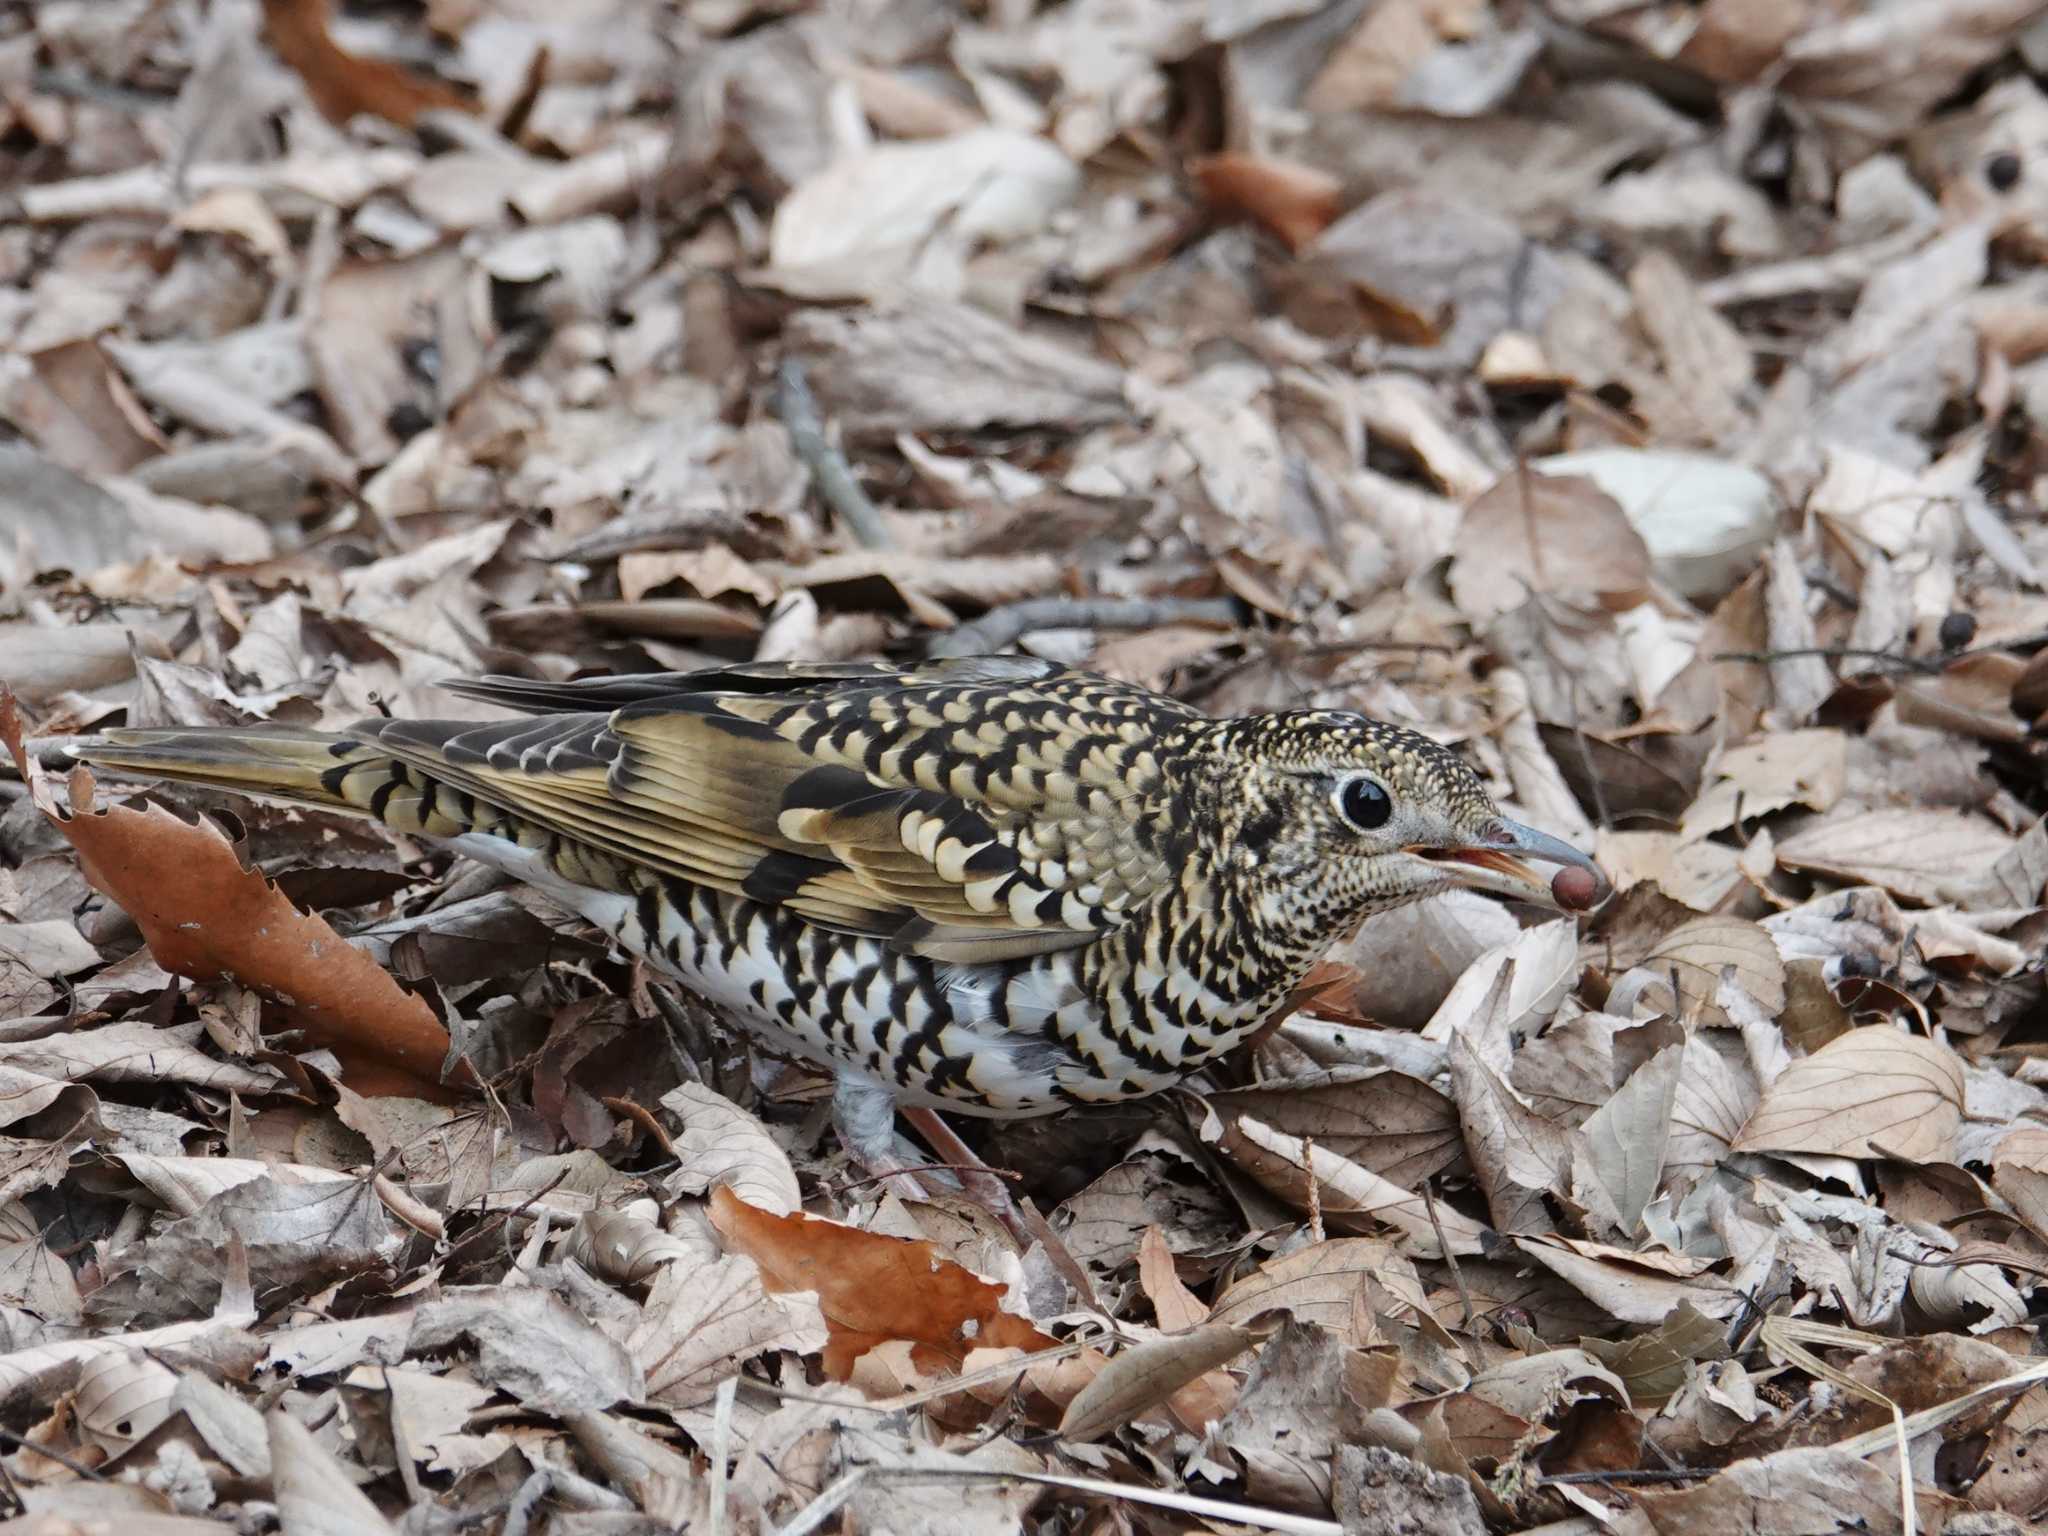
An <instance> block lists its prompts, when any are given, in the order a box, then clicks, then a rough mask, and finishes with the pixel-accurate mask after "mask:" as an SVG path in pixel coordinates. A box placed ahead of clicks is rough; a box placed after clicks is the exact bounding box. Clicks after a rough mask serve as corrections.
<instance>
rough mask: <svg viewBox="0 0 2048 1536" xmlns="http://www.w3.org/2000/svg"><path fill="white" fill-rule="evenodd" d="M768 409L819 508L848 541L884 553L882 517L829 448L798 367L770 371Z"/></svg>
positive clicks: (791, 361)
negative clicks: (841, 526)
mask: <svg viewBox="0 0 2048 1536" xmlns="http://www.w3.org/2000/svg"><path fill="white" fill-rule="evenodd" d="M768 409H769V410H770V411H772V412H773V413H774V415H775V418H776V419H777V420H778V421H780V422H781V423H782V424H783V426H785V427H787V428H788V429H789V443H790V446H791V447H792V448H794V449H795V450H796V456H797V457H798V458H799V459H801V460H803V465H804V468H805V469H808V470H809V471H810V472H811V484H812V485H814V486H816V487H817V490H818V495H819V496H820V497H822V498H823V499H824V502H825V505H826V506H828V507H830V508H831V509H832V510H833V511H834V512H836V513H838V514H839V520H840V521H841V522H843V523H845V524H846V527H847V530H848V531H849V532H850V533H852V535H853V536H854V538H856V539H857V540H859V541H860V542H861V543H862V544H865V545H866V546H867V547H868V548H869V549H887V548H889V547H890V545H891V544H892V543H893V542H894V541H893V540H892V539H890V537H889V530H888V529H887V528H885V527H884V526H883V525H882V514H881V513H880V512H878V511H876V510H875V504H874V503H873V502H872V501H870V500H868V493H867V492H866V491H864V490H862V489H861V488H860V481H858V480H857V479H855V478H854V474H853V466H852V465H850V464H848V463H847V462H846V455H845V454H843V453H841V452H840V451H839V449H838V448H837V447H835V446H834V445H833V442H832V439H831V438H830V437H829V436H827V435H826V432H825V418H824V417H823V416H821V415H819V414H818V401H817V397H816V396H815V395H813V394H812V393H811V382H810V380H809V379H807V378H805V377H804V365H803V364H802V363H800V362H798V361H797V360H796V359H795V358H793V357H790V358H784V359H783V362H782V366H781V367H780V368H778V369H776V370H775V387H774V388H772V389H770V390H769V391H768Z"/></svg>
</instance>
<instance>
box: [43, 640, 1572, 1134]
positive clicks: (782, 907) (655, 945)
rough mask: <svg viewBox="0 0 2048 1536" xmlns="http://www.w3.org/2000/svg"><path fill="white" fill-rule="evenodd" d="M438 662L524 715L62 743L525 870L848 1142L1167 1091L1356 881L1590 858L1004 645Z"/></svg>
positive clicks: (1436, 759)
mask: <svg viewBox="0 0 2048 1536" xmlns="http://www.w3.org/2000/svg"><path fill="white" fill-rule="evenodd" d="M451 687H453V688H454V689H455V691H457V692H460V693H463V694H465V695H467V696H469V697H472V698H478V699H484V700H488V701H491V702H494V703H498V704H502V705H505V706H508V707H510V708H513V709H516V710H520V711H523V712H524V718H514V719H508V720H504V721H499V722H493V723H490V724H482V725H479V724H476V723H474V722H468V721H462V722H449V721H407V720H367V721H363V722H361V723H360V724H358V725H356V726H354V727H352V728H351V729H349V730H348V731H346V732H343V733H340V734H336V735H327V734H322V733H319V732H314V731H304V730H295V729H290V728H282V727H252V728H247V729H230V730H116V731H109V732H107V733H105V734H104V735H102V736H98V737H94V738H87V739H82V740H79V741H76V742H71V743H66V744H65V748H66V751H67V752H68V753H69V755H70V756H72V757H74V758H77V759H79V760H82V761H85V762H89V763H93V764H97V765H101V766H105V767H111V768H117V769H122V770H128V771H135V772H140V773H144V774H149V775H153V776H158V777H163V778H171V779H181V780H186V781H190V782H196V783H203V784H210V785H215V786H218V787H222V788H227V789H233V790H241V791H244V792H246V793H251V794H262V795H268V796H273V797H280V798H285V799H290V800H296V801H301V802H304V803H309V804H314V805H321V806H327V807H331V808H338V809H344V810H352V811H356V812H359V813H362V814H367V815H371V816H375V817H378V818H379V819H381V820H383V821H384V822H386V823H388V824H389V825H391V826H392V827H394V828H397V829H399V830H401V831H403V832H407V833H412V834H418V835H423V836H427V837H433V838H438V839H444V840H446V841H447V842H449V843H450V844H451V845H452V846H453V847H455V848H456V849H458V850H459V851H461V852H463V853H465V854H468V855H470V856H472V857H475V858H479V859H482V860H484V861H486V862H489V863H492V864H495V865H497V866H499V867H501V868H503V869H505V870H507V871H508V872H510V873H511V874H513V875H515V876H517V877H518V878H520V879H522V880H527V881H530V882H532V883H533V884H535V885H537V886H539V887H541V888H543V889H544V890H545V891H546V892H548V893H549V894H550V895H551V896H552V897H553V898H554V899H556V900H557V901H559V902H561V903H562V904H563V905H564V906H566V907H568V908H570V909H572V910H574V911H576V912H578V913H580V914H582V915H583V916H584V917H585V918H587V919H588V920H589V921H591V922H592V923H594V924H596V925H597V926H598V927H600V928H602V929H604V930H605V931H606V932H607V933H609V934H610V935H612V936H613V937H614V938H615V939H616V940H617V941H618V942H619V943H621V944H622V945H624V946H625V947H626V948H628V949H630V950H632V951H634V952H635V953H638V954H640V955H643V956H645V957H646V958H647V960H648V961H649V962H650V963H651V964H653V965H654V966H655V967H657V968H658V969H660V970H663V971H666V972H667V973H669V974H670V975H672V976H674V977H676V978H678V979H680V980H682V981H683V982H685V983H687V984H688V985H690V986H691V987H693V988H695V989H697V990H698V991H700V992H702V993H703V994H704V995H705V996H707V997H709V998H711V999H712V1000H714V1001H716V1002H718V1003H721V1004H723V1005H725V1006H726V1007H727V1008H729V1009H731V1010H732V1011H733V1012H734V1013H736V1014H738V1015H739V1016H740V1017H741V1018H742V1019H743V1020H745V1021H746V1022H747V1023H748V1024H750V1025H752V1026H753V1027H754V1028H756V1029H757V1030H759V1031H761V1032H762V1033H763V1034H764V1035H765V1036H766V1037H767V1038H768V1039H769V1040H770V1041H771V1042H773V1043H774V1044H776V1045H779V1046H781V1047H784V1048H786V1049H788V1050H791V1051H795V1052H797V1053H800V1054H802V1055H804V1056H807V1057H810V1058H812V1059H813V1060H816V1061H818V1062H820V1063H822V1064H824V1065H826V1066H827V1067H829V1068H831V1069H832V1070H833V1071H834V1072H835V1073H837V1074H838V1075H839V1080H840V1082H841V1084H842V1090H843V1091H842V1095H841V1106H840V1107H841V1110H842V1113H843V1116H844V1117H845V1118H847V1119H850V1120H853V1121H856V1122H858V1123H857V1124H856V1125H855V1127H854V1130H855V1133H856V1134H857V1135H858V1136H859V1137H860V1138H861V1139H863V1140H868V1141H872V1139H873V1138H874V1137H875V1136H877V1135H878V1134H879V1135H881V1136H884V1137H886V1135H887V1131H888V1116H887V1115H886V1113H883V1111H885V1110H886V1108H887V1106H888V1104H889V1103H890V1102H891V1101H900V1102H903V1103H907V1104H913V1105H928V1106H933V1107H941V1108H950V1109H956V1110H961V1111H964V1112H967V1113H971V1114H983V1115H1030V1114H1038V1113H1043V1112H1046V1111H1050V1110H1055V1109H1057V1108H1059V1107H1060V1106H1062V1105H1066V1104H1075V1103H1085V1102H1091V1101H1101V1100H1113V1099H1120V1098H1127V1097H1131V1096H1135V1095H1140V1094H1146V1093H1151V1092H1154V1091H1156V1090H1158V1089H1160V1088H1163V1087H1166V1086H1167V1085H1168V1084H1171V1083H1173V1082H1175V1081H1177V1080H1179V1079H1180V1078H1182V1077H1184V1076H1186V1075H1187V1074H1188V1073H1190V1072H1192V1071H1194V1070H1195V1069H1197V1068H1199V1067H1200V1066H1201V1065H1202V1064H1203V1063H1205V1062H1207V1061H1210V1060H1212V1059H1214V1058H1215V1057H1217V1056H1218V1055H1220V1054H1222V1053H1223V1052H1226V1051H1228V1050H1230V1049H1231V1047H1232V1046H1234V1045H1235V1044H1237V1043H1238V1042H1239V1041H1240V1040H1242V1039H1244V1038H1245V1037H1246V1036H1247V1035H1248V1034H1250V1033H1251V1032H1252V1031H1253V1030H1255V1029H1256V1028H1257V1027H1258V1026H1259V1025H1260V1024H1261V1023H1262V1022H1264V1021H1265V1020H1266V1019H1267V1018H1269V1017H1270V1016H1271V1015H1272V1014H1273V1012H1274V1011H1275V1010H1276V1009H1277V1008H1279V1007H1280V1006H1281V1005H1282V1004H1283V1003H1284V1002H1285V1001H1286V1000H1287V998H1288V996H1289V994H1290V993H1291V992H1292V990H1293V989H1294V987H1295V986H1296V985H1297V984H1298V983H1299V982H1300V981H1301V979H1302V978H1303V976H1304V975H1305V974H1306V973H1307V972H1308V970H1309V969H1310V968H1311V967H1312V966H1313V965H1314V964H1315V962H1316V961H1317V959H1318V958H1320V957H1321V956H1322V955H1323V954H1324V953H1325V952H1326V951H1327V950H1328V949H1329V948H1330V946H1331V945H1332V944H1333V943H1335V942H1336V941H1338V940H1340V939H1342V938H1344V937H1345V936H1347V935H1348V934H1349V933H1350V932H1351V931H1352V930H1353V929H1354V928H1355V927H1356V926H1357V924H1358V923H1359V921H1360V920H1362V919H1363V918H1364V917H1365V916H1366V915H1367V914H1369V913H1371V912H1374V911H1377V910H1381V909H1383V908H1387V907H1391V906H1397V905H1400V904H1401V903H1404V902H1408V901H1413V900H1415V899H1417V898H1419V897H1422V896H1425V895H1428V894H1429V893H1431V892H1432V891H1437V890H1442V889H1445V888H1447V887H1449V886H1452V885H1466V886H1471V887H1475V888H1478V889H1482V890H1490V891H1494V892H1497V893H1500V894H1504V895H1509V896H1513V897H1518V898H1521V899H1524V900H1529V901H1535V902H1541V903H1543V904H1545V905H1550V906H1559V905H1562V904H1563V903H1562V902H1561V901H1560V900H1559V899H1558V897H1557V896H1556V895H1553V892H1552V888H1551V885H1550V883H1549V882H1547V881H1546V880H1545V879H1544V878H1543V877H1542V876H1540V875H1538V874H1537V873H1536V872H1535V871H1533V870H1532V869H1530V868H1529V867H1528V865H1527V864H1526V863H1524V862H1523V859H1524V858H1535V859H1539V860H1542V861H1544V862H1547V863H1551V864H1556V865H1560V866H1564V867H1565V868H1568V869H1578V870H1583V871H1586V872H1588V873H1589V874H1590V876H1591V878H1590V879H1588V878H1586V877H1585V876H1575V877H1573V878H1574V880H1575V881H1576V885H1575V886H1574V887H1572V888H1571V889H1572V891H1573V893H1575V894H1580V895H1583V896H1584V897H1585V898H1586V899H1585V900H1584V901H1581V902H1575V903H1574V904H1575V905H1581V906H1590V905H1593V904H1595V903H1596V902H1597V900H1599V899H1601V898H1603V897H1604V895H1605V894H1606V889H1607V887H1606V882H1605V878H1604V876H1601V875H1600V874H1599V873H1598V871H1597V869H1596V868H1595V866H1594V865H1593V864H1592V863H1591V861H1590V860H1588V859H1587V858H1586V857H1585V856H1584V855H1583V854H1581V853H1579V852H1577V851H1576V850H1574V849H1572V848H1570V847H1568V846H1566V845H1565V844H1563V843H1561V842H1558V841H1557V840H1556V839H1553V838H1548V837H1545V836H1544V835H1543V834H1541V833H1537V832H1533V831H1531V830H1530V829H1528V828H1526V827H1521V826H1518V825H1517V824H1515V823H1513V822H1510V821H1507V820H1505V819H1504V818H1502V817H1501V815H1500V813H1499V811H1498V810H1497V809H1496V808H1495V806H1494V804H1493V802H1492V801H1491V800H1490V799H1489V798H1488V796H1487V794H1486V792H1485V790H1484V787H1483V786H1482V785H1481V783H1480V781H1479V779H1478V777H1477V776H1476V775H1475V774H1474V773H1473V772H1472V770H1471V769H1470V768H1469V767H1467V766H1466V764H1465V763H1464V762H1463V761H1462V760H1460V759H1459V758H1458V757H1457V756H1456V755H1455V754H1453V753H1452V752H1450V751H1448V750H1447V749H1445V748H1444V747H1441V746H1439V745H1437V744H1436V743H1434V742H1432V741H1430V740H1428V739H1427V738H1425V737H1423V736H1419V735H1417V734H1416V733H1414V732H1412V731H1408V730H1404V729H1401V728H1399V727H1396V726H1392V725H1387V724H1384V723H1382V722H1379V721H1374V720H1369V719H1367V718H1365V717H1363V716H1360V715H1356V714H1349V713H1344V712H1341V711H1334V710H1300V711H1289V712H1283V713H1275V714H1267V715H1254V716H1247V717H1243V718H1238V719H1215V718H1211V717H1208V716H1205V715H1202V714H1200V713H1199V712H1197V711H1195V710H1193V709H1191V708H1189V707H1188V706H1186V705H1184V704H1181V703H1179V702H1177V701H1175V700H1173V699H1170V698H1166V697H1164V696H1162V695H1159V694H1156V693H1151V692H1149V691H1147V690H1145V689H1142V688H1137V687H1133V686H1130V685H1127V684H1123V683H1117V682H1112V681H1110V680H1108V679H1105V678H1100V677H1094V676H1090V675H1087V674H1084V673H1079V672H1073V671H1067V670H1063V669H1061V668H1059V667H1056V666H1053V665H1050V664H1048V663H1044V662H1039V661H1034V660H1029V659H1024V658H1016V657H984V658H967V659H960V660H950V661H941V662H933V663H928V664H925V665H922V666H914V667H908V668H901V669H899V668H894V667H887V666H880V665H865V664H849V665H810V666H806V665H786V666H773V665H758V666H735V667H727V668H719V669H715V670H711V671H706V672H697V673H665V674H655V675H647V676H635V677H612V678H595V679H590V680H587V681H582V682H573V683H543V682H530V681H525V680H521V679H515V678H486V679H484V680H482V681H478V682H468V683H460V684H453V685H451ZM1558 889H1559V891H1560V892H1565V891H1566V890H1567V885H1566V882H1564V881H1563V880H1562V879H1560V881H1559V886H1558ZM878 1125H879V1129H878Z"/></svg>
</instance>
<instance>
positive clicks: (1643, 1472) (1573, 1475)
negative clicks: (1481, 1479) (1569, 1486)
mask: <svg viewBox="0 0 2048 1536" xmlns="http://www.w3.org/2000/svg"><path fill="white" fill-rule="evenodd" d="M1713 1475H1714V1473H1713V1471H1712V1469H1710V1468H1705V1467H1641V1468H1638V1469H1637V1470H1635V1471H1633V1472H1554V1473H1552V1474H1551V1475H1550V1476H1548V1477H1539V1478H1537V1479H1536V1486H1537V1487H1538V1488H1548V1487H1550V1486H1552V1485H1553V1484H1556V1483H1685V1482H1693V1481H1696V1480H1697V1479H1699V1478H1702V1477H1712V1476H1713Z"/></svg>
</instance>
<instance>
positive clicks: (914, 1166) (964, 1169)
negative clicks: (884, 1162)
mask: <svg viewBox="0 0 2048 1536" xmlns="http://www.w3.org/2000/svg"><path fill="white" fill-rule="evenodd" d="M900 1173H985V1174H987V1175H989V1176H990V1177H991V1178H997V1179H1009V1180H1011V1181H1012V1182H1017V1181H1021V1180H1022V1179H1023V1177H1024V1175H1023V1174H1021V1173H1019V1172H1017V1170H1016V1169H1014V1168H991V1167H990V1166H989V1165H988V1164H987V1163H905V1164H904V1165H903V1166H902V1167H901V1168H891V1169H890V1170H889V1171H888V1172H887V1173H871V1174H869V1175H868V1176H867V1177H866V1178H863V1179H848V1180H847V1181H846V1182H845V1184H843V1185H841V1186H840V1188H841V1189H843V1190H854V1189H859V1188H860V1187H861V1186H862V1185H863V1184H879V1183H881V1182H882V1181H883V1180H884V1179H893V1178H895V1177H896V1176H897V1175H898V1174H900Z"/></svg>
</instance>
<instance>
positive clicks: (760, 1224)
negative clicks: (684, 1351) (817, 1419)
mask: <svg viewBox="0 0 2048 1536" xmlns="http://www.w3.org/2000/svg"><path fill="white" fill-rule="evenodd" d="M711 1222H712V1225H713V1226H715V1227H716V1228H717V1229H718V1234H719V1236H720V1237H721V1238H723V1239H724V1240H725V1242H726V1244H727V1245H728V1247H729V1248H730V1249H731V1250H732V1251H733V1252H736V1253H743V1254H745V1255H746V1256H747V1257H749V1258H751V1259H753V1260H754V1261H755V1262H756V1263H757V1264H759V1265H760V1266H761V1276H762V1283H763V1284H764V1285H765V1287H766V1288H767V1290H768V1292H769V1294H770V1295H780V1294H782V1293H784V1292H788V1291H811V1292H814V1293H815V1294H816V1295H817V1298H818V1308H819V1310H820V1311H821V1312H822V1313H823V1314H824V1317H825V1326H826V1327H827V1329H829V1330H830V1334H831V1337H830V1340H829V1342H828V1343H827V1344H826V1345H825V1355H824V1358H825V1369H826V1372H827V1374H829V1375H830V1376H831V1377H832V1378H833V1379H834V1380H835V1381H844V1380H846V1379H847V1377H848V1376H849V1375H850V1373H851V1371H852V1368H853V1362H854V1361H856V1360H858V1359H859V1358H860V1357H861V1356H862V1355H863V1354H865V1353H866V1352H867V1351H868V1350H870V1349H872V1348H874V1347H875V1345H877V1344H879V1343H881V1342H882V1341H883V1340H885V1339H908V1340H910V1341H912V1342H913V1343H916V1344H920V1345H923V1346H924V1347H925V1352H926V1358H929V1359H931V1360H934V1361H936V1362H941V1363H943V1364H945V1365H947V1366H950V1367H951V1368H953V1369H956V1370H957V1369H958V1368H959V1365H960V1362H961V1361H962V1360H964V1359H965V1358H966V1357H967V1354H968V1352H969V1351H970V1350H975V1349H987V1348H993V1349H1001V1348H1006V1347H1012V1348H1017V1349H1022V1350H1026V1351H1030V1350H1034V1349H1047V1348H1050V1347H1051V1345H1052V1343H1053V1341H1052V1340H1051V1339H1049V1338H1047V1337H1046V1336H1045V1335H1044V1334H1042V1333H1040V1332H1039V1331H1038V1330H1037V1329H1036V1328H1034V1327H1032V1325H1031V1324H1030V1323H1029V1322H1028V1321H1026V1320H1025V1319H1024V1318H1021V1317H1019V1316H1018V1315H1017V1314H1016V1313H1014V1312H1009V1311H1005V1310H1004V1308H1003V1306H1002V1302H1003V1297H1004V1291H1005V1288H1004V1287H1002V1286H999V1285H994V1284H991V1283H990V1282H989V1281H987V1280H984V1279H982V1278H981V1277H980V1276H979V1275H977V1274H975V1273H973V1272H972V1271H970V1270H966V1269H963V1268H961V1267H960V1266H959V1265H958V1264H955V1263H954V1262H953V1261H952V1260H951V1259H948V1258H944V1257H942V1256H941V1255H940V1253H939V1251H938V1249H936V1248H935V1247H933V1245H932V1244H930V1243H927V1242H920V1241H917V1240H914V1239H909V1238H901V1237H884V1236H882V1235H880V1234H878V1233H874V1232H863V1231H861V1230H860V1229H859V1228H858V1227H849V1226H846V1225H845V1224H844V1223H841V1222H836V1221H827V1220H825V1219H824V1218H823V1217H819V1216H807V1215H805V1214H803V1213H802V1212H801V1211H799V1212H795V1213H793V1214H790V1215H776V1214H775V1213H773V1212H770V1211H763V1210H757V1209H756V1208H754V1207H753V1206H751V1205H749V1204H747V1202H746V1201H744V1200H742V1199H741V1198H740V1197H739V1196H738V1195H736V1194H734V1193H733V1192H732V1190H730V1189H728V1188H726V1187H725V1186H724V1185H719V1186H717V1187H715V1188H714V1189H713V1190H712V1191H711Z"/></svg>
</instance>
